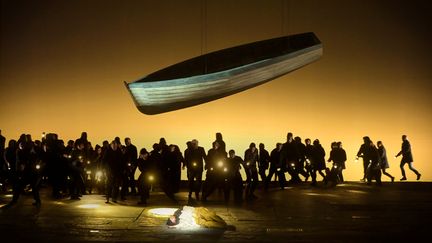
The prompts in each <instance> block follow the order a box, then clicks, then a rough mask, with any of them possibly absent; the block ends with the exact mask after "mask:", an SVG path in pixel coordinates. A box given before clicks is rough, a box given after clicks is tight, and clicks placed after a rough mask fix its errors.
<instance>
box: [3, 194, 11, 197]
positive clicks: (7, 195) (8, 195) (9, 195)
mask: <svg viewBox="0 0 432 243" xmlns="http://www.w3.org/2000/svg"><path fill="white" fill-rule="evenodd" d="M4 197H7V198H11V197H13V195H12V194H6V195H4Z"/></svg>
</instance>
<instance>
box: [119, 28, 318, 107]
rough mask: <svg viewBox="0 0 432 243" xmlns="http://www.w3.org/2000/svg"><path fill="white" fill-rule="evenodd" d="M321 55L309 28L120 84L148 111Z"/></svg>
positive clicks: (212, 94) (203, 98)
mask: <svg viewBox="0 0 432 243" xmlns="http://www.w3.org/2000/svg"><path fill="white" fill-rule="evenodd" d="M321 56H322V44H321V42H320V41H319V39H318V38H317V37H316V36H315V34H314V33H303V34H297V35H291V36H284V37H279V38H274V39H269V40H263V41H258V42H253V43H249V44H245V45H240V46H236V47H231V48H227V49H223V50H220V51H215V52H212V53H208V54H205V55H202V56H198V57H195V58H192V59H189V60H186V61H183V62H180V63H178V64H174V65H172V66H169V67H167V68H164V69H161V70H159V71H157V72H154V73H152V74H149V75H147V76H146V77H144V78H142V79H140V80H137V81H135V82H132V83H126V82H125V85H126V87H127V89H128V90H129V92H130V94H131V95H132V98H133V100H134V102H135V105H136V106H137V108H138V109H139V110H140V111H141V112H142V113H144V114H148V115H152V114H158V113H163V112H168V111H173V110H178V109H182V108H186V107H190V106H194V105H199V104H202V103H205V102H209V101H212V100H216V99H219V98H222V97H225V96H229V95H232V94H235V93H238V92H241V91H244V90H247V89H250V88H252V87H255V86H258V85H260V84H263V83H265V82H268V81H270V80H272V79H275V78H277V77H279V76H282V75H284V74H286V73H289V72H291V71H293V70H296V69H298V68H300V67H303V66H305V65H307V64H309V63H311V62H313V61H315V60H317V59H319V58H320V57H321Z"/></svg>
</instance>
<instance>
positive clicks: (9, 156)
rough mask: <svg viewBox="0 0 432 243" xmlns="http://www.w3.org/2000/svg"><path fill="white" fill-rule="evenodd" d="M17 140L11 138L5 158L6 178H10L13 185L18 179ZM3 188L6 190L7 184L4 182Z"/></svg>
mask: <svg viewBox="0 0 432 243" xmlns="http://www.w3.org/2000/svg"><path fill="white" fill-rule="evenodd" d="M17 148H18V144H17V141H16V140H14V139H11V140H9V143H8V147H7V148H6V149H5V152H4V160H5V170H6V171H5V179H8V180H9V181H10V182H11V183H12V186H13V185H14V184H15V182H16V181H15V180H16V172H17V164H16V161H17V156H16V154H17ZM3 185H4V187H3V190H4V191H6V190H7V188H6V184H3Z"/></svg>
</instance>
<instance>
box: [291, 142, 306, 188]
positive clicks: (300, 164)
mask: <svg viewBox="0 0 432 243" xmlns="http://www.w3.org/2000/svg"><path fill="white" fill-rule="evenodd" d="M294 141H295V144H296V146H297V151H298V155H299V158H298V160H297V163H296V164H295V168H296V174H297V175H298V174H301V175H302V176H304V178H305V181H307V180H308V178H309V173H307V171H305V165H304V164H305V161H306V145H304V144H303V143H302V140H301V138H300V137H295V138H294Z"/></svg>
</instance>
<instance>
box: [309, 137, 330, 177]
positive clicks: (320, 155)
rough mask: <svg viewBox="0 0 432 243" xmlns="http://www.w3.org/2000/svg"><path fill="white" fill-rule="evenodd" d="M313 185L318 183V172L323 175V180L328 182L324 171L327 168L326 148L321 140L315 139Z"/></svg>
mask: <svg viewBox="0 0 432 243" xmlns="http://www.w3.org/2000/svg"><path fill="white" fill-rule="evenodd" d="M311 162H312V185H316V183H317V181H316V172H317V171H318V173H319V174H320V175H321V176H322V177H323V181H324V182H325V183H327V179H326V176H325V174H324V173H323V172H322V171H323V170H325V169H326V165H325V150H324V148H323V147H322V146H321V144H320V141H319V140H318V139H315V140H314V142H313V148H312V161H311Z"/></svg>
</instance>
